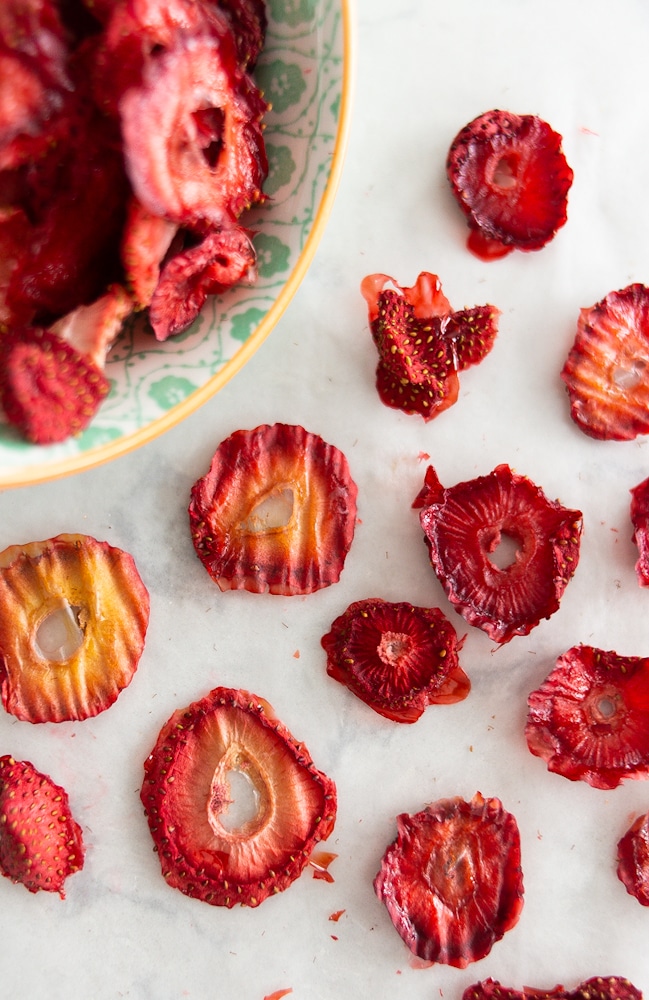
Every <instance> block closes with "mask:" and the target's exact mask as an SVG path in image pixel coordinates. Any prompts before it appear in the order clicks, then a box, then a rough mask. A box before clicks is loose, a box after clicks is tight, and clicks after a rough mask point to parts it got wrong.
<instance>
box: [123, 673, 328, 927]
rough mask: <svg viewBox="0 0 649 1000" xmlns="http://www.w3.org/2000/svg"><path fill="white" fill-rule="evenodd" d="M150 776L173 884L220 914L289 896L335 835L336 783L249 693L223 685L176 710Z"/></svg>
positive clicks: (150, 813)
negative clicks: (319, 848)
mask: <svg viewBox="0 0 649 1000" xmlns="http://www.w3.org/2000/svg"><path fill="white" fill-rule="evenodd" d="M144 769H145V777H144V783H143V785H142V792H141V798H142V803H143V805H144V809H145V813H146V816H147V820H148V823H149V828H150V830H151V835H152V837H153V840H154V843H155V848H156V850H157V852H158V855H159V858H160V864H161V867H162V874H163V876H164V878H165V879H166V881H167V883H168V884H169V885H170V886H172V887H173V888H176V889H180V891H181V892H183V893H185V894H186V895H187V896H192V897H194V898H196V899H200V900H202V901H203V902H206V903H211V904H212V905H213V906H226V907H229V908H231V907H233V906H235V905H237V904H242V905H245V906H258V905H259V904H260V903H262V902H263V901H264V900H265V899H266V898H267V897H268V896H270V895H271V894H273V893H276V892H281V891H283V890H284V889H286V888H287V887H288V886H289V885H290V884H291V883H292V882H293V881H295V879H296V878H297V877H298V876H299V875H300V874H301V872H302V871H303V869H304V868H305V866H306V865H307V863H308V861H309V855H310V854H311V852H312V850H313V848H314V846H315V845H316V843H317V842H318V841H320V840H324V839H326V838H327V837H328V836H329V835H330V833H331V831H332V830H333V827H334V823H335V818H336V787H335V784H334V782H333V781H332V780H331V779H330V778H328V777H327V776H326V775H325V774H323V773H322V772H321V771H319V770H317V768H316V767H315V765H314V763H313V760H312V759H311V757H310V755H309V752H308V751H307V749H306V747H305V746H304V744H303V743H299V742H298V741H297V740H296V739H295V738H294V737H293V736H292V735H291V733H290V732H289V731H288V729H287V728H286V726H284V725H283V723H282V722H280V720H279V719H278V718H277V717H276V715H275V713H274V712H273V709H272V708H271V706H270V705H269V704H268V703H267V702H266V701H264V699H263V698H259V697H258V696H257V695H255V694H251V693H250V692H248V691H241V690H234V689H232V688H225V687H218V688H215V689H214V690H213V691H211V692H210V693H209V694H208V695H206V696H205V697H204V698H202V699H201V700H200V701H197V702H194V703H193V704H192V705H190V706H189V707H188V708H186V709H183V710H179V711H177V712H174V714H173V715H172V716H171V718H170V719H169V721H168V722H167V723H166V724H165V725H164V726H163V728H162V730H161V731H160V734H159V736H158V739H157V742H156V744H155V747H154V748H153V750H152V752H151V754H150V755H149V757H148V758H147V760H146V762H145V765H144Z"/></svg>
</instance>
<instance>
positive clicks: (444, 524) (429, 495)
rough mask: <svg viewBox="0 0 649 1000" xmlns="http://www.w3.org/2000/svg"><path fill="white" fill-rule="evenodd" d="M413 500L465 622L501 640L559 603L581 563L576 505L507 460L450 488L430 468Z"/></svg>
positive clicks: (435, 563)
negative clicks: (550, 493) (552, 496)
mask: <svg viewBox="0 0 649 1000" xmlns="http://www.w3.org/2000/svg"><path fill="white" fill-rule="evenodd" d="M414 506H418V507H421V508H422V509H421V511H420V521H421V526H422V528H423V531H424V536H425V540H426V544H427V546H428V550H429V554H430V560H431V563H432V566H433V569H434V570H435V573H436V574H437V577H438V579H439V581H440V583H441V584H442V586H443V587H444V590H445V591H446V595H447V597H448V599H449V601H450V602H451V603H452V604H453V606H454V607H455V610H456V611H457V612H458V613H459V614H461V615H462V616H463V618H464V619H465V620H466V621H467V622H468V623H469V624H470V625H475V626H477V627H478V628H481V629H483V631H485V632H486V633H487V635H488V636H489V637H490V639H492V640H494V641H495V642H500V643H504V642H509V640H510V639H512V638H513V637H514V636H515V635H528V633H529V632H530V631H531V630H532V629H533V628H534V627H535V626H536V625H538V624H539V622H540V621H541V619H542V618H549V617H550V616H551V615H552V614H554V612H555V611H556V610H557V609H558V607H559V601H560V598H561V596H562V595H563V592H564V590H565V588H566V586H567V585H568V583H569V581H570V579H571V577H572V575H573V573H574V572H575V569H576V568H577V563H578V561H579V545H580V538H581V527H582V515H581V512H580V511H577V510H569V509H567V508H565V507H562V506H561V504H559V503H558V502H557V501H551V500H549V499H548V498H547V497H546V496H545V494H544V493H543V491H542V490H541V489H540V488H539V487H538V486H535V485H534V483H532V482H531V480H529V479H527V478H526V477H525V476H520V475H517V474H516V473H514V472H512V470H511V469H510V468H509V466H508V465H499V466H497V467H496V468H495V469H494V470H493V472H491V473H490V474H489V475H487V476H479V477H478V478H477V479H472V480H470V481H468V482H463V483H458V484H457V485H455V486H451V487H449V488H444V487H443V486H442V485H441V483H440V482H439V478H438V477H437V473H436V472H435V470H434V469H433V468H432V467H430V468H429V469H428V471H427V473H426V479H425V482H424V487H423V489H422V491H421V492H420V494H419V496H418V497H417V499H416V500H415V503H414ZM508 546H510V547H511V549H512V551H511V552H509V551H508ZM501 552H502V554H503V555H505V556H507V558H506V559H502V556H501ZM499 562H502V565H499Z"/></svg>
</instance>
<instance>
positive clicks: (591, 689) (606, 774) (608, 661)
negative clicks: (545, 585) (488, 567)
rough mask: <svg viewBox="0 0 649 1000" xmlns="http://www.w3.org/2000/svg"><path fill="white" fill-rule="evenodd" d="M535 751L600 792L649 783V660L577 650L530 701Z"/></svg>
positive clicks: (588, 648)
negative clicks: (635, 782) (626, 784)
mask: <svg viewBox="0 0 649 1000" xmlns="http://www.w3.org/2000/svg"><path fill="white" fill-rule="evenodd" d="M528 707H529V710H528V716H527V725H526V728H525V736H526V738H527V745H528V747H529V749H530V751H531V753H533V754H534V755H535V756H537V757H540V758H541V759H542V760H544V761H545V762H546V764H547V767H548V770H550V771H553V772H555V773H556V774H561V775H563V776H564V778H569V779H570V780H571V781H586V782H587V783H588V784H589V785H592V786H593V787H594V788H605V789H610V788H617V786H618V785H619V784H620V783H621V782H622V781H625V780H627V779H631V778H647V777H649V658H646V657H640V656H619V655H618V654H617V653H615V652H613V651H612V650H609V651H605V650H602V649H597V648H595V647H593V646H584V645H580V646H573V647H572V648H571V649H569V650H568V651H567V652H565V653H564V654H563V655H562V656H560V657H559V658H558V659H557V662H556V665H555V667H554V669H553V670H552V671H551V672H550V674H549V675H548V676H547V677H546V679H545V680H544V682H543V684H542V685H541V686H540V687H539V688H538V689H537V690H535V691H533V692H532V693H531V694H530V696H529V699H528Z"/></svg>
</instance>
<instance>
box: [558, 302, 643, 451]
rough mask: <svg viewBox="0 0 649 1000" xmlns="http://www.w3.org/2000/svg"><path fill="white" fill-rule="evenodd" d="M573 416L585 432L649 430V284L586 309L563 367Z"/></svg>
mask: <svg viewBox="0 0 649 1000" xmlns="http://www.w3.org/2000/svg"><path fill="white" fill-rule="evenodd" d="M561 378H562V379H563V381H564V383H565V385H566V389H567V392H568V396H569V399H570V416H571V417H572V419H573V420H574V422H575V423H576V424H577V426H578V427H579V429H580V430H582V431H583V432H584V434H588V436H589V437H593V438H597V439H599V440H610V441H630V440H632V439H633V438H636V437H637V436H638V435H639V434H649V288H647V286H646V285H641V284H639V283H636V284H634V285H628V286H627V287H626V288H623V289H622V290H621V291H618V292H610V293H609V294H608V295H607V296H605V298H603V299H602V300H601V302H597V303H596V304H595V305H594V306H592V307H590V308H588V309H582V310H581V311H580V313H579V320H578V322H577V333H576V336H575V340H574V343H573V345H572V347H571V349H570V353H569V354H568V357H567V359H566V362H565V364H564V366H563V369H562V371H561Z"/></svg>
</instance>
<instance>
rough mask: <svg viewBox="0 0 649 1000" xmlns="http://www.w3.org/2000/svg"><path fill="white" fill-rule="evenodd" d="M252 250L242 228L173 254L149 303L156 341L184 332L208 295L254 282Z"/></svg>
mask: <svg viewBox="0 0 649 1000" xmlns="http://www.w3.org/2000/svg"><path fill="white" fill-rule="evenodd" d="M256 260H257V257H256V254H255V249H254V247H253V245H252V242H251V239H250V236H249V235H248V233H247V232H246V230H245V229H243V228H242V227H241V226H237V225H234V224H233V225H230V226H227V227H225V228H220V229H217V230H214V231H213V232H210V233H208V234H207V235H206V236H205V237H204V238H203V239H202V240H201V241H200V243H198V244H196V245H194V246H189V247H187V249H184V250H181V251H180V252H178V253H176V254H173V255H172V256H171V257H170V258H169V260H168V261H167V262H166V263H165V264H164V266H163V267H162V270H161V271H160V275H159V278H158V282H157V284H156V287H155V289H154V291H153V294H152V296H151V301H150V303H149V320H150V322H151V326H152V327H153V332H154V333H155V335H156V338H157V339H158V340H167V339H168V338H169V337H172V336H174V335H175V334H177V333H180V332H181V331H183V330H186V329H187V327H188V326H190V325H191V323H193V321H194V320H195V319H196V317H197V316H198V314H199V312H200V310H201V309H202V307H203V305H204V304H205V301H206V299H207V296H208V295H217V294H221V293H222V292H224V291H226V290H227V289H228V288H231V287H232V286H233V285H235V284H237V283H238V282H243V281H248V282H252V281H254V278H255V264H256Z"/></svg>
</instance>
